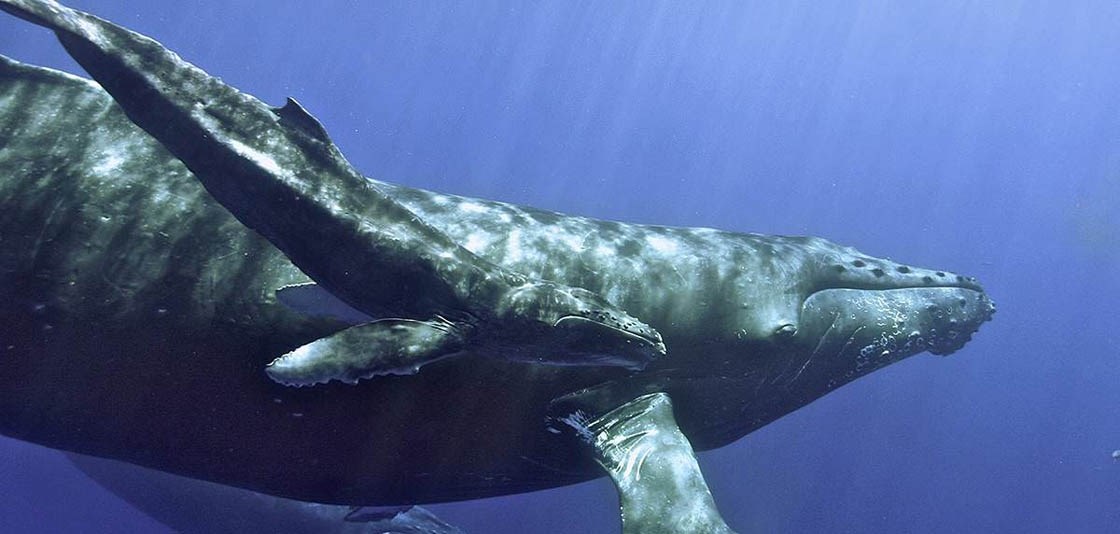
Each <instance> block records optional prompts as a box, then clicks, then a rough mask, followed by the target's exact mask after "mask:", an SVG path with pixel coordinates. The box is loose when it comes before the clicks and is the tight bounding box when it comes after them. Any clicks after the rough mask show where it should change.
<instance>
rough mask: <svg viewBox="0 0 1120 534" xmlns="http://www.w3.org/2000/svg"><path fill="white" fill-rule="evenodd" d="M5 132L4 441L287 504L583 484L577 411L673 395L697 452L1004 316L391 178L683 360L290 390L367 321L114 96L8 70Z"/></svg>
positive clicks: (812, 251) (484, 366)
mask: <svg viewBox="0 0 1120 534" xmlns="http://www.w3.org/2000/svg"><path fill="white" fill-rule="evenodd" d="M0 137H2V138H3V141H4V142H5V143H4V145H3V146H4V148H3V149H2V150H0V169H2V170H3V180H2V181H0V201H2V202H3V203H4V206H5V208H6V209H5V210H3V211H2V212H0V237H2V240H0V321H2V323H0V324H3V328H2V329H0V335H2V336H3V339H2V340H0V341H2V346H0V350H2V351H3V352H2V353H0V363H2V364H0V432H3V433H4V434H6V435H9V436H13V437H16V438H19V439H25V440H28V441H34V442H37V443H42V444H45V445H48V446H51V447H56V448H61V449H66V450H70V451H75V452H81V453H86V454H92V455H98V456H104V457H111V458H117V459H122V460H125V461H129V462H132V463H137V464H140V465H145V466H149V467H154V468H157V469H161V470H166V471H170V472H174V473H179V474H185V475H188V476H193V477H197V478H203V479H207V480H212V481H217V482H221V483H225V484H231V485H236V486H240V487H245V488H249V489H254V490H257V491H262V492H267V493H271V494H275V495H281V496H288V497H294V498H299V499H304V500H312V501H318V502H332V503H340V504H405V503H424V502H436V501H446V500H457V499H469V498H478V497H485V496H493V495H502V494H509V493H516V492H523V491H530V490H535V489H543V488H549V487H555V486H560V485H564V484H570V483H575V482H579V481H583V480H588V479H590V478H594V477H597V476H600V475H601V474H602V472H601V471H600V470H599V468H598V466H597V465H595V463H594V462H593V461H592V460H591V459H590V458H588V456H587V455H586V454H584V451H583V450H581V449H580V447H578V446H575V445H574V444H573V441H574V438H573V437H572V436H570V435H568V434H566V433H564V432H562V431H561V430H560V428H558V426H557V425H555V424H554V418H555V417H556V416H557V414H562V413H565V412H566V411H567V410H569V409H571V408H572V407H578V408H579V409H584V410H589V411H591V412H596V411H603V410H607V409H610V408H613V407H615V406H617V405H619V404H621V403H623V402H626V401H628V400H630V399H633V398H635V397H636V396H638V395H641V394H646V393H650V392H655V391H660V392H665V393H667V394H668V395H669V396H670V397H671V398H672V399H673V410H674V413H675V416H676V419H677V421H678V422H679V425H680V428H681V430H682V431H683V432H684V434H686V435H687V437H688V439H689V440H690V441H691V442H692V444H693V445H694V446H695V447H696V448H697V449H700V450H703V449H710V448H713V447H718V446H721V445H724V444H727V443H730V442H731V441H734V440H736V439H738V438H740V437H742V436H743V435H745V434H747V433H749V432H751V431H753V430H755V429H757V428H759V427H761V426H763V425H765V424H766V423H769V422H771V421H773V420H775V419H777V418H778V417H781V416H782V415H784V414H786V413H789V412H790V411H793V410H795V409H797V408H799V407H801V406H803V405H805V404H806V403H808V402H811V401H812V400H814V399H816V398H819V397H820V396H822V395H824V394H826V393H828V392H829V391H831V390H833V389H835V388H836V387H839V386H841V385H843V384H845V383H847V382H849V381H851V380H854V379H855V378H858V377H859V376H863V375H865V374H867V373H869V372H871V371H873V370H875V369H878V368H881V367H882V366H885V365H887V364H889V363H892V362H895V361H898V360H900V359H902V358H905V357H907V356H910V355H912V354H917V353H919V352H925V351H930V352H934V353H942V354H946V353H949V352H952V351H954V350H956V349H957V348H959V347H961V346H962V345H963V344H964V343H965V342H966V341H967V340H968V338H969V337H970V335H971V334H972V332H974V331H975V330H976V329H977V328H978V327H979V325H980V324H981V323H983V322H984V321H986V320H988V319H989V318H990V316H991V313H992V311H993V307H992V304H991V302H990V300H988V298H987V297H986V295H985V294H984V293H983V291H982V290H981V288H980V286H979V285H978V284H977V283H976V282H975V281H974V280H972V279H969V278H966V277H962V276H958V275H955V274H952V273H948V272H943V271H932V270H925V269H919V268H915V267H909V266H905V265H901V264H897V263H893V262H890V261H887V260H882V259H877V258H873V257H870V256H867V255H864V254H862V253H859V252H858V251H856V250H854V249H851V248H848V247H842V246H837V245H834V244H832V243H830V242H828V241H825V240H823V239H819V238H806V237H781V236H764V235H757V234H741V233H732V232H723V231H717V230H711V229H685V228H667V227H658V226H643V225H632V224H625V223H618V222H610V221H599V220H594V219H588V218H580V217H569V216H565V215H561V214H557V213H552V212H547V211H541V210H535V209H531V208H523V207H518V206H513V205H509V204H504V203H498V202H491V201H484V200H477V199H467V198H462V197H456V196H450V195H441V194H437V193H432V192H427V191H420V190H415V189H410V188H405V187H401V186H394V185H389V184H386V183H383V182H377V187H378V189H379V190H380V191H382V192H384V194H385V195H386V196H387V197H388V198H389V199H391V200H392V201H393V202H395V203H398V204H399V205H400V206H402V207H404V208H406V209H407V210H408V211H409V212H411V213H412V214H414V215H415V216H417V217H419V218H420V219H422V220H423V221H425V222H426V224H428V225H430V226H431V227H433V228H434V229H436V230H437V231H439V232H441V233H443V234H444V235H446V236H448V238H449V239H450V240H452V241H453V242H455V243H458V244H460V245H461V246H462V247H463V248H464V249H465V250H467V251H469V252H470V253H472V254H474V255H477V256H478V257H480V258H483V259H485V260H486V261H489V262H492V263H494V264H496V265H499V266H501V267H502V268H503V269H508V270H510V271H515V272H518V273H523V274H524V275H525V276H528V277H533V278H536V279H541V280H551V281H555V282H557V283H562V284H568V285H571V286H575V287H582V288H586V289H588V290H590V291H592V292H595V293H597V294H599V295H602V296H603V297H605V298H606V299H607V300H608V301H610V302H611V303H613V304H615V305H617V306H619V307H621V308H622V309H624V310H626V311H627V312H629V313H630V314H632V315H633V316H635V317H638V318H640V319H641V320H643V321H644V322H646V323H648V324H649V325H651V326H652V327H654V328H656V329H657V330H658V331H659V332H661V334H662V335H663V337H664V341H665V344H666V345H667V346H668V348H669V355H668V356H667V357H665V358H662V359H659V360H657V361H654V362H653V363H651V364H650V365H649V366H648V367H647V368H646V369H645V370H643V371H641V372H638V373H634V372H630V371H628V370H626V369H621V368H611V367H580V366H576V367H556V366H542V365H534V364H532V363H529V362H510V361H504V360H498V359H494V358H490V357H488V355H486V354H474V353H469V352H468V353H467V354H463V355H461V356H458V357H456V358H448V359H444V360H440V361H437V362H434V363H431V364H429V365H427V366H425V367H424V368H423V370H422V372H420V373H417V374H415V375H410V376H392V377H379V378H377V379H373V380H369V381H365V382H361V383H360V384H359V385H357V386H349V385H345V384H339V383H330V384H326V385H322V386H316V387H314V388H303V389H293V388H287V387H284V386H281V385H279V384H276V383H274V382H272V381H271V380H269V379H268V377H267V376H266V375H265V374H264V372H263V371H262V369H263V367H264V365H265V364H267V363H268V362H269V361H270V360H271V359H272V358H273V357H274V356H275V355H277V354H282V353H284V352H286V351H290V350H292V349H294V348H295V347H298V346H301V345H304V344H306V343H308V342H310V341H313V340H315V339H319V338H323V337H325V336H329V335H330V334H332V333H334V332H337V331H339V330H341V329H343V328H345V327H346V326H348V324H349V323H347V322H346V321H342V320H337V319H332V318H330V317H324V316H314V315H305V314H301V313H298V312H296V311H293V310H291V309H289V308H287V307H285V306H284V305H283V304H281V303H279V302H278V301H277V299H276V296H275V292H276V290H277V289H279V288H281V287H284V286H288V285H292V284H300V283H306V282H309V281H310V279H309V278H308V277H307V276H306V275H305V274H303V273H302V272H301V271H300V270H299V269H297V268H296V267H295V266H294V265H293V264H292V263H291V262H290V261H289V260H288V259H287V258H286V257H285V256H284V255H283V254H282V253H281V252H280V251H279V250H278V249H276V248H275V247H273V246H272V245H271V244H270V243H269V242H268V241H266V240H265V239H264V238H262V237H260V236H259V235H257V234H256V233H254V232H253V231H251V230H248V229H247V228H245V227H244V226H242V225H241V224H240V223H238V221H237V220H235V219H234V218H233V217H232V216H231V215H230V214H229V213H227V212H226V211H225V210H224V209H223V208H222V207H221V206H220V205H219V204H217V203H216V202H214V201H213V200H212V199H211V198H210V197H209V196H208V195H207V193H206V192H205V191H204V190H203V189H202V187H201V186H200V185H199V184H198V183H197V182H196V180H195V178H194V177H193V176H191V174H190V173H189V172H188V171H187V170H186V168H185V167H184V166H183V165H182V164H180V163H179V162H178V161H176V159H175V158H174V157H173V156H172V155H171V154H169V153H168V152H167V151H166V150H164V149H163V148H162V147H161V146H160V145H159V144H158V143H157V142H156V141H155V140H153V139H151V138H150V137H149V136H148V135H146V134H145V133H144V132H143V131H141V130H139V129H138V128H136V127H135V126H133V125H132V124H131V122H130V121H129V120H128V118H126V117H125V116H124V115H123V114H122V113H121V111H120V110H119V109H118V108H117V107H116V106H115V105H114V104H113V101H112V100H111V99H110V98H109V97H108V95H106V94H105V93H104V92H103V91H101V90H100V89H99V88H98V87H97V86H96V85H94V84H92V83H90V82H88V81H84V80H81V79H78V78H75V77H71V76H67V75H63V74H59V73H56V72H53V71H48V70H45V69H38V68H34V67H27V66H22V65H19V64H16V63H14V62H11V61H4V62H3V64H2V65H0ZM392 311H393V310H386V312H392ZM140 429H142V430H140Z"/></svg>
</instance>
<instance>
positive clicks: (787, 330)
mask: <svg viewBox="0 0 1120 534" xmlns="http://www.w3.org/2000/svg"><path fill="white" fill-rule="evenodd" d="M795 335H797V327H796V326H793V325H792V324H789V323H786V324H783V325H782V326H779V327H778V328H777V329H776V330H774V337H776V338H778V339H789V338H791V337H793V336H795Z"/></svg>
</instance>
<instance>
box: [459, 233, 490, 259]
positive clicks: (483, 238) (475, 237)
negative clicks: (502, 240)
mask: <svg viewBox="0 0 1120 534" xmlns="http://www.w3.org/2000/svg"><path fill="white" fill-rule="evenodd" d="M491 240H492V238H491V237H490V236H488V235H486V234H482V233H478V232H475V233H473V234H471V235H469V236H467V242H466V243H463V248H465V249H467V250H469V251H471V253H472V254H479V252H480V251H482V250H484V249H485V248H486V247H488V246H490V242H491Z"/></svg>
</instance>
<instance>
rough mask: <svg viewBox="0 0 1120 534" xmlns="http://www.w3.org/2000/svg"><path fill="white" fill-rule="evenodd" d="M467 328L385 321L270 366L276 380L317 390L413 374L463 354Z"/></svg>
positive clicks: (363, 326) (347, 331)
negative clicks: (317, 386)
mask: <svg viewBox="0 0 1120 534" xmlns="http://www.w3.org/2000/svg"><path fill="white" fill-rule="evenodd" d="M463 343H464V333H463V328H462V327H460V326H458V325H455V324H452V323H449V322H447V321H443V320H435V321H415V320H411V319H383V320H380V321H374V322H372V323H366V324H361V325H358V326H352V327H350V328H347V329H345V330H342V331H340V332H336V333H335V334H333V335H330V336H328V337H325V338H322V339H317V340H315V341H312V342H311V343H308V344H306V345H304V346H302V347H299V348H297V349H295V350H293V351H292V352H289V353H287V354H285V355H283V356H280V357H279V358H277V359H275V360H273V362H272V363H270V364H268V367H267V368H266V369H265V371H266V372H267V373H268V376H269V378H271V379H272V380H274V381H276V382H278V383H281V384H284V385H287V386H312V385H315V384H323V383H326V382H330V381H331V380H339V381H342V382H346V383H349V384H354V383H357V382H358V380H361V379H363V378H371V377H374V376H379V375H409V374H414V373H416V372H417V371H419V370H420V367H421V366H422V365H424V364H427V363H431V362H433V361H435V360H438V359H441V358H444V357H447V356H451V355H453V354H455V353H457V352H459V351H460V350H461V348H462V346H463Z"/></svg>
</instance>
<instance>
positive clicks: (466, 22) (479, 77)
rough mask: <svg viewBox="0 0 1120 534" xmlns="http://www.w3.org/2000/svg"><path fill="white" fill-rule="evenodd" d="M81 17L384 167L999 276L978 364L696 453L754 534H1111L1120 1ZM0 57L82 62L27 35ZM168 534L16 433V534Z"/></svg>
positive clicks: (466, 513)
mask: <svg viewBox="0 0 1120 534" xmlns="http://www.w3.org/2000/svg"><path fill="white" fill-rule="evenodd" d="M71 4H72V5H74V6H75V7H81V8H84V9H88V10H90V11H92V12H94V13H96V14H98V15H101V16H104V17H106V18H109V19H110V20H114V21H116V22H118V23H121V24H124V25H126V26H128V27H130V28H133V29H136V30H138V31H141V32H143V33H146V34H148V35H151V36H154V37H155V38H157V39H159V40H160V41H162V42H163V43H165V44H166V45H167V46H169V47H170V48H171V49H173V50H175V51H177V52H179V53H180V54H181V55H182V56H184V57H185V58H187V59H188V60H191V61H193V62H195V63H196V64H198V65H200V66H202V67H204V68H205V69H207V70H208V71H210V72H211V73H213V74H216V75H218V76H221V77H222V78H223V79H224V80H226V81H227V82H229V83H231V84H233V85H235V86H237V87H239V88H241V89H242V90H244V91H247V92H249V93H253V94H255V95H257V96H259V97H261V98H262V99H264V100H265V101H268V102H272V103H281V102H283V98H284V97H286V96H289V95H292V96H295V97H296V98H298V99H299V100H300V101H301V102H302V103H303V104H304V106H305V107H306V108H307V109H309V110H310V111H311V112H312V113H313V114H315V115H317V116H318V117H319V119H320V120H321V121H322V122H323V123H324V124H325V125H326V127H327V128H328V130H329V131H330V132H331V134H332V136H333V138H334V139H335V141H336V142H337V143H338V144H339V145H340V146H341V147H342V149H343V151H344V152H345V153H346V154H347V156H348V157H349V158H350V160H351V161H352V162H353V163H354V165H355V166H356V167H358V168H359V169H361V170H362V171H364V172H365V173H367V174H369V175H371V176H373V177H376V178H380V179H384V180H389V181H395V182H400V183H404V184H408V185H412V186H419V187H427V188H433V189H438V190H441V191H447V192H453V193H459V194H466V195H474V196H480V197H487V198H495V199H501V200H507V201H513V202H519V203H524V204H530V205H534V206H539V207H545V208H551V209H557V210H562V211H567V212H572V213H579V214H586V215H592V216H596V217H603V218H611V219H623V220H628V221H638V222H652V223H662V224H674V225H689V226H714V227H719V228H724V229H730V230H742V231H756V232H766V233H781V234H814V235H820V236H823V237H827V238H829V239H832V240H835V241H838V242H842V243H845V244H850V245H854V246H856V247H859V248H860V249H862V250H864V251H865V252H867V253H870V254H874V255H879V256H890V257H892V258H894V259H897V260H900V261H905V262H908V263H912V264H916V265H921V266H927V267H934V268H945V269H952V270H955V271H960V272H964V273H967V274H971V275H975V276H977V277H979V278H980V280H981V281H982V282H984V283H985V285H986V287H987V288H988V290H989V292H990V293H991V294H992V295H993V296H994V298H995V299H996V301H997V303H998V304H999V307H1000V311H999V313H998V314H997V315H996V318H995V321H994V322H992V323H989V324H988V325H986V326H985V327H984V328H983V329H982V330H981V332H980V333H979V334H978V335H977V336H976V338H975V340H974V341H973V342H972V343H971V344H970V345H968V346H967V347H966V348H965V349H964V350H962V351H960V352H958V353H957V354H955V355H953V356H952V357H949V358H938V357H934V356H929V355H921V356H917V357H914V358H912V359H910V360H907V361H905V362H902V363H899V364H896V365H894V366H892V367H890V368H888V369H885V370H882V371H879V372H877V373H875V374H873V375H871V376H869V377H867V378H864V379H861V380H860V381H858V382H856V383H854V384H851V385H849V386H846V387H844V388H842V389H841V390H840V391H837V392H836V393H834V394H832V395H829V396H828V397H826V398H824V399H821V400H819V401H817V402H816V403H814V404H812V405H810V406H809V407H807V408H805V409H802V410H800V411H798V412H795V413H793V414H791V415H789V416H787V417H786V418H784V419H782V420H780V421H778V422H776V423H774V424H772V425H770V426H768V427H766V428H764V429H762V430H760V431H758V432H756V433H754V434H752V435H750V436H747V437H746V438H744V439H742V440H740V441H739V442H738V443H735V444H734V445H731V446H728V447H726V448H723V449H720V450H718V451H714V452H710V453H707V454H704V455H703V456H702V462H703V466H704V468H705V470H706V473H707V476H708V479H709V482H710V483H711V486H712V490H713V492H714V493H715V496H716V499H717V501H718V503H719V505H720V507H721V509H722V511H723V513H724V515H725V516H726V517H727V519H728V521H729V522H730V523H731V524H732V525H733V526H735V527H736V528H738V529H740V530H741V531H743V532H750V531H752V529H757V530H758V531H761V532H1017V533H1018V532H1039V533H1049V532H1110V531H1111V532H1116V531H1120V530H1117V529H1120V462H1116V461H1114V460H1112V459H1111V458H1110V452H1111V451H1112V450H1113V449H1117V448H1120V417H1118V414H1120V349H1118V348H1117V347H1118V346H1120V343H1118V342H1120V335H1118V334H1117V332H1116V327H1117V326H1118V324H1120V321H1118V320H1117V312H1116V310H1117V308H1118V306H1120V302H1118V300H1120V299H1118V297H1120V276H1118V275H1120V69H1118V68H1117V65H1120V39H1117V37H1116V36H1117V28H1120V5H1118V4H1116V3H1115V2H1099V3H1097V2H1090V1H1086V2H1071V3H1056V2H1055V3H1045V4H1044V3H1041V2H957V1H939V2H874V1H867V2H859V3H856V2H849V1H841V2H765V3H760V2H731V3H703V4H702V3H699V2H681V3H670V4H654V3H650V2H596V3H590V2H587V3H576V2H552V3H544V4H541V5H525V4H526V3H523V2H509V3H500V4H499V3H485V2H463V3H445V2H428V3H412V2H391V3H390V2H377V3H374V2H357V1H322V0H319V1H316V2H295V1H271V0H270V1H263V0H260V1H256V2H236V3H234V4H235V5H226V2H224V1H220V0H207V1H199V0H191V1H186V0H184V1H176V2H153V1H151V0H128V1H123V0H114V1H101V2H96V1H81V2H79V1H73V2H71ZM1066 4H1068V5H1066ZM0 53H3V54H6V55H9V56H12V57H14V58H16V59H20V60H24V61H28V62H32V63H38V64H44V65H51V66H60V67H62V68H65V69H67V70H71V71H74V72H80V71H78V70H77V67H75V66H74V65H73V63H71V62H70V61H69V60H68V59H67V58H66V57H65V54H64V52H63V51H62V50H61V47H60V46H59V45H58V44H57V43H56V42H54V41H53V39H52V38H51V36H50V35H49V34H48V33H46V32H45V31H43V30H41V29H38V28H34V27H31V26H30V25H28V24H26V23H23V22H21V21H17V20H15V19H12V18H11V17H3V18H2V19H0ZM137 431H143V430H142V429H137ZM615 505H616V503H615V498H614V496H613V490H612V488H611V487H610V485H609V483H607V482H606V481H602V480H600V481H598V482H595V483H591V484H585V485H582V486H577V487H575V488H566V489H562V490H556V491H549V492H544V493H538V494H531V495H522V496H516V497H509V498H501V499H493V500H488V501H480V502H472V503H464V504H457V505H452V506H435V507H433V510H435V511H436V512H438V513H440V514H441V515H442V516H443V517H444V518H445V519H447V520H449V521H451V522H453V523H457V524H459V525H460V526H462V527H464V528H466V529H467V530H468V531H470V532H473V533H489V532H518V533H521V532H613V531H616V530H617V516H616V511H615ZM160 528H161V527H160V526H159V525H158V524H156V523H154V522H153V521H151V520H150V519H147V518H146V517H144V516H143V515H142V514H140V513H138V512H136V511H134V510H132V509H130V508H128V507H127V505H125V504H123V503H122V502H120V501H118V500H115V497H113V496H112V495H110V494H107V493H105V492H103V491H101V490H100V489H98V488H97V487H96V486H94V485H92V483H90V482H88V481H87V480H85V479H84V478H83V477H82V476H81V475H80V474H77V472H76V471H73V470H71V469H69V468H68V467H67V466H66V465H64V464H63V463H62V462H61V460H60V456H58V455H57V454H56V453H53V452H47V451H45V450H43V449H38V448H36V447H33V446H30V445H26V444H20V443H14V442H10V441H5V442H3V443H0V531H4V532H24V531H88V532H149V531H156V532H158V531H160Z"/></svg>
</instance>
